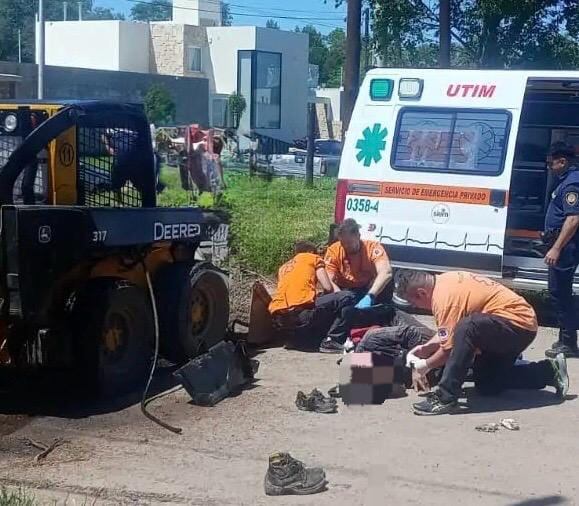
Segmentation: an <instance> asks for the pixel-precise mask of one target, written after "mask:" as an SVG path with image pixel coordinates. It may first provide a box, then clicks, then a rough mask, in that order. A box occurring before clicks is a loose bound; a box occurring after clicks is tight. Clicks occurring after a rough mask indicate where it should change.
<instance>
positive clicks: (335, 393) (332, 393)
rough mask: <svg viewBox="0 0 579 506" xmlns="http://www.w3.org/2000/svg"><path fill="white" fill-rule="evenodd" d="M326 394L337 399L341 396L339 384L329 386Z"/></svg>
mask: <svg viewBox="0 0 579 506" xmlns="http://www.w3.org/2000/svg"><path fill="white" fill-rule="evenodd" d="M328 395H329V396H330V397H332V398H334V399H339V398H340V397H342V394H341V393H340V386H339V385H336V386H335V387H332V388H330V389H329V390H328Z"/></svg>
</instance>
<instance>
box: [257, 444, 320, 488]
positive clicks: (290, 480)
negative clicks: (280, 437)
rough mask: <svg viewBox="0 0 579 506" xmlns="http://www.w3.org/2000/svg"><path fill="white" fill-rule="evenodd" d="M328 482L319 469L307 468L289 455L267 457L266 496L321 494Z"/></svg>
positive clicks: (280, 454) (278, 454) (279, 454)
mask: <svg viewBox="0 0 579 506" xmlns="http://www.w3.org/2000/svg"><path fill="white" fill-rule="evenodd" d="M327 484H328V482H327V481H326V473H325V472H324V470H323V469H321V468H319V467H312V468H307V467H306V466H305V465H304V464H303V462H300V461H299V460H297V459H294V458H293V457H292V456H291V455H290V454H289V453H274V454H273V455H271V456H270V457H269V467H268V469H267V473H266V475H265V481H264V487H265V493H266V495H308V494H317V493H318V492H323V491H324V490H325V488H326V485H327Z"/></svg>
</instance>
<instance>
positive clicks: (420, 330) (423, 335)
mask: <svg viewBox="0 0 579 506" xmlns="http://www.w3.org/2000/svg"><path fill="white" fill-rule="evenodd" d="M434 334H435V332H434V330H432V329H431V328H428V327H427V326H426V325H423V324H422V323H420V322H419V321H418V320H417V319H416V318H414V317H413V316H411V315H409V314H407V313H405V312H403V311H400V310H398V309H396V310H394V314H393V316H392V319H391V320H390V321H389V325H388V326H387V327H382V328H379V329H374V330H369V331H368V332H367V333H366V335H365V336H364V338H363V339H362V340H361V341H360V343H359V344H358V346H357V347H356V352H357V353H358V352H365V351H366V352H368V351H370V352H375V353H385V354H387V355H391V354H392V353H395V354H398V353H399V352H400V351H401V350H405V351H410V350H411V349H412V348H414V347H415V346H418V345H419V344H424V343H426V342H427V341H428V340H429V339H431V338H432V336H434Z"/></svg>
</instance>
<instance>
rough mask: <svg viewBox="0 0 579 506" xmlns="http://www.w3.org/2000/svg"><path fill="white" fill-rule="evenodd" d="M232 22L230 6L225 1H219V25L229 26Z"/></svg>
mask: <svg viewBox="0 0 579 506" xmlns="http://www.w3.org/2000/svg"><path fill="white" fill-rule="evenodd" d="M232 24H233V16H232V14H231V8H230V7H229V4H228V3H226V2H222V3H221V25H222V26H231V25H232Z"/></svg>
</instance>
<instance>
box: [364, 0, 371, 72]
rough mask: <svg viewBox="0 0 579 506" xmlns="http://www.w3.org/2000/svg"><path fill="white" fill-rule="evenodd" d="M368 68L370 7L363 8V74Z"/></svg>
mask: <svg viewBox="0 0 579 506" xmlns="http://www.w3.org/2000/svg"><path fill="white" fill-rule="evenodd" d="M368 70H370V8H369V7H366V8H365V9H364V74H365V73H366V72H368Z"/></svg>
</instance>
